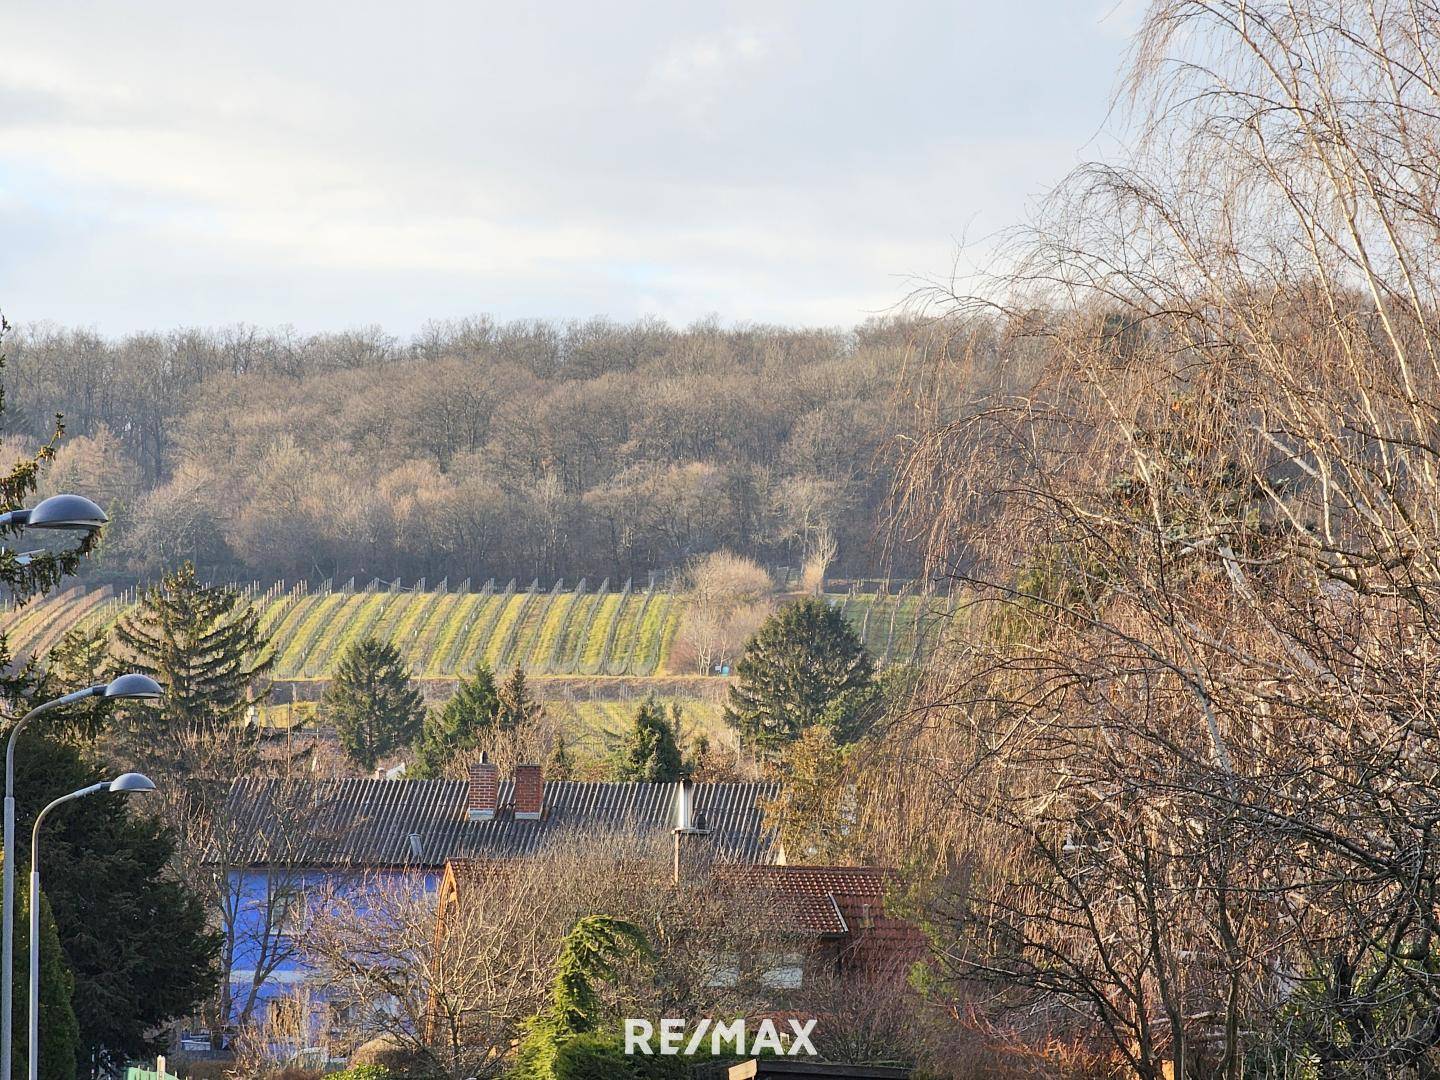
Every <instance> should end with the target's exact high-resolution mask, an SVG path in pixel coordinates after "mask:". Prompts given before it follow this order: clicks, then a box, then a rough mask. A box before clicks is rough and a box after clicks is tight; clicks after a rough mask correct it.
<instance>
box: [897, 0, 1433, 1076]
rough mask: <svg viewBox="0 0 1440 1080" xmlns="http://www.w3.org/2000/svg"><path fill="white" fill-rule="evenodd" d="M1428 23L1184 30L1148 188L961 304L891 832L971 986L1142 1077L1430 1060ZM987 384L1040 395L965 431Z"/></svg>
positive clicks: (1351, 12)
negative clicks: (928, 622)
mask: <svg viewBox="0 0 1440 1080" xmlns="http://www.w3.org/2000/svg"><path fill="white" fill-rule="evenodd" d="M1437 14H1440V11H1437V9H1436V8H1435V6H1434V5H1433V4H1431V3H1419V4H1413V3H1399V2H1387V0H1376V2H1374V3H1369V4H1355V5H1352V4H1340V3H1331V2H1323V0H1302V2H1299V3H1282V2H1273V3H1271V2H1260V3H1252V2H1242V0H1220V2H1207V3H1199V2H1192V0H1160V2H1157V3H1154V4H1152V5H1151V7H1150V9H1149V13H1148V15H1147V17H1146V20H1145V23H1144V28H1143V30H1142V32H1141V35H1140V38H1139V40H1138V44H1137V51H1136V65H1135V70H1134V77H1133V80H1132V83H1131V89H1132V91H1133V95H1134V97H1133V99H1134V101H1135V102H1136V103H1137V105H1139V106H1141V107H1142V109H1143V111H1137V112H1136V113H1135V114H1134V127H1133V129H1132V130H1133V133H1134V138H1133V141H1132V145H1133V150H1134V153H1133V157H1132V158H1130V159H1129V160H1128V161H1126V162H1124V163H1123V164H1120V165H1116V164H1107V165H1104V166H1099V165H1097V166H1090V167H1086V168H1083V169H1081V170H1080V171H1079V172H1078V173H1077V174H1076V175H1075V176H1074V177H1072V179H1071V181H1070V182H1069V183H1068V184H1067V185H1066V186H1065V187H1064V188H1063V189H1062V190H1061V191H1060V192H1059V193H1058V194H1057V196H1056V197H1055V199H1054V200H1053V202H1052V204H1051V205H1050V207H1049V208H1048V212H1047V214H1046V216H1045V217H1044V218H1043V220H1042V222H1041V224H1040V225H1039V226H1038V227H1037V228H1035V229H1034V230H1032V231H1029V232H1027V233H1025V234H1024V235H1022V236H1020V237H1019V238H1018V242H1019V244H1020V246H1019V247H1018V248H1017V250H1016V252H1015V255H1016V258H1017V261H1016V263H1015V265H1016V266H1017V267H1018V269H1017V271H1016V272H1015V274H1014V275H1013V276H1012V277H1010V278H1009V279H1008V280H1006V281H1005V282H1002V283H1000V289H999V291H996V292H992V293H990V294H988V295H987V296H985V297H983V298H980V297H966V298H962V297H953V296H952V297H950V298H949V303H950V305H951V308H950V310H951V318H952V319H953V321H954V323H955V324H958V325H960V326H962V327H963V329H961V330H956V329H948V330H946V331H945V333H946V335H947V337H946V340H945V343H944V346H943V347H942V348H940V349H938V350H937V353H936V354H935V359H936V363H935V364H934V376H933V382H932V383H931V384H930V387H931V390H932V392H933V401H934V403H936V408H937V412H936V423H935V426H934V429H933V431H932V433H931V434H930V435H929V436H928V437H926V438H925V439H923V440H922V441H921V442H920V444H919V445H918V447H917V450H916V452H915V453H914V454H913V455H912V457H911V459H910V461H909V462H908V465H907V468H906V471H905V474H904V476H903V479H902V485H901V489H900V508H901V511H902V515H903V520H905V521H906V522H907V523H908V531H910V532H912V533H919V534H921V535H923V536H925V537H927V539H928V544H929V548H930V552H931V559H932V564H933V566H934V567H935V569H936V570H937V572H940V573H944V574H948V575H949V576H950V577H951V578H952V579H953V580H954V581H955V583H956V586H957V596H958V597H959V599H960V601H961V604H960V614H958V615H957V616H956V617H955V618H954V619H953V620H952V625H951V626H950V627H949V628H948V633H947V635H946V639H945V648H943V649H942V650H941V652H940V654H939V656H938V657H937V660H936V662H935V663H934V664H932V666H931V670H930V672H929V679H928V683H927V685H926V687H925V692H924V697H925V700H926V702H927V703H928V705H929V708H928V709H926V710H923V711H922V712H921V713H920V714H918V715H917V716H916V717H914V718H913V719H912V720H911V722H910V724H909V730H907V731H906V732H905V735H906V737H905V738H897V739H893V740H891V742H890V754H889V763H890V766H891V768H890V770H889V774H888V775H889V781H888V786H887V787H885V788H884V790H883V795H882V797H881V798H878V799H876V800H874V801H873V802H872V804H871V806H872V812H873V822H872V824H873V826H874V828H875V830H876V831H877V833H878V834H879V835H881V836H883V837H884V838H885V840H886V842H887V843H888V844H889V845H890V846H892V847H897V846H898V847H903V848H904V849H905V850H908V851H909V852H910V856H911V857H912V858H913V859H914V860H915V861H916V862H917V865H924V866H928V868H929V869H930V870H931V871H933V873H934V875H935V879H936V880H935V884H934V885H933V886H932V887H931V888H930V889H929V890H928V891H927V890H924V889H919V890H917V893H923V894H924V895H917V898H916V902H917V903H919V904H920V905H921V906H922V907H924V908H925V909H926V910H927V911H928V912H929V913H930V915H931V916H932V918H933V919H934V920H935V922H934V925H936V926H937V928H940V929H939V933H938V935H937V937H938V940H937V945H938V947H939V949H938V953H937V957H936V968H937V973H938V974H939V976H940V978H941V981H942V982H944V981H946V980H949V981H950V982H951V985H953V986H955V987H957V988H958V987H960V986H962V985H971V986H973V985H981V986H986V987H989V988H990V993H991V996H990V1001H989V1004H990V1005H991V1007H993V1008H995V1009H997V1010H1003V1011H1004V1013H1005V1014H1006V1015H1007V1017H1010V1018H1011V1019H1012V1020H1015V1019H1016V1018H1020V1019H1022V1020H1023V1024H1022V1025H1021V1030H1022V1032H1024V1031H1028V1032H1030V1033H1031V1034H1032V1035H1033V1036H1034V1037H1044V1035H1045V1033H1047V1032H1054V1031H1057V1030H1060V1031H1064V1030H1066V1029H1070V1030H1078V1033H1079V1035H1080V1036H1081V1037H1082V1038H1090V1037H1093V1036H1096V1035H1099V1036H1103V1037H1106V1038H1108V1039H1109V1040H1110V1041H1111V1042H1112V1044H1113V1046H1114V1049H1115V1052H1116V1053H1118V1054H1120V1055H1121V1056H1122V1057H1123V1058H1124V1059H1125V1060H1126V1061H1127V1063H1128V1066H1129V1067H1130V1068H1131V1069H1133V1070H1134V1072H1135V1073H1136V1074H1138V1075H1139V1076H1142V1077H1145V1078H1151V1080H1155V1078H1159V1077H1161V1076H1162V1075H1164V1074H1165V1072H1166V1070H1167V1069H1168V1070H1173V1071H1175V1072H1176V1073H1177V1074H1178V1073H1180V1072H1183V1073H1184V1074H1185V1075H1189V1076H1224V1077H1239V1076H1240V1075H1241V1073H1242V1071H1243V1070H1244V1069H1245V1068H1247V1063H1246V1062H1247V1057H1248V1058H1249V1059H1250V1063H1251V1065H1252V1066H1253V1065H1254V1064H1255V1062H1256V1061H1257V1060H1258V1059H1259V1058H1261V1057H1263V1058H1265V1059H1266V1060H1267V1061H1269V1062H1271V1063H1272V1065H1273V1067H1275V1068H1281V1069H1289V1068H1300V1067H1301V1065H1302V1063H1304V1062H1310V1063H1313V1064H1314V1067H1315V1068H1316V1069H1317V1070H1318V1071H1317V1072H1316V1073H1315V1075H1319V1076H1327V1077H1328V1076H1336V1077H1338V1076H1345V1077H1351V1076H1357V1077H1358V1076H1364V1077H1372V1076H1374V1077H1380V1076H1385V1077H1410V1076H1416V1077H1418V1076H1425V1075H1432V1074H1433V1069H1434V1068H1435V1067H1436V1064H1437V1050H1436V1047H1437V1044H1440V1022H1437V1020H1440V977H1437V976H1436V974H1435V970H1436V964H1435V960H1434V957H1435V949H1436V944H1435V943H1436V935H1437V932H1440V915H1437V910H1440V909H1437V906H1436V903H1435V898H1436V896H1437V895H1440V848H1437V846H1436V844H1435V842H1434V836H1433V834H1434V829H1435V826H1436V823H1437V822H1440V799H1437V796H1436V789H1435V786H1434V777H1435V776H1436V775H1437V772H1440V753H1437V746H1440V743H1437V735H1440V730H1437V728H1436V724H1435V718H1434V717H1435V711H1434V710H1435V704H1434V694H1435V688H1436V687H1437V686H1440V636H1437V626H1440V622H1437V618H1436V616H1437V615H1440V609H1437V601H1440V561H1437V560H1440V410H1437V408H1436V405H1435V403H1436V402H1437V401H1440V332H1437V331H1440V323H1437V319H1440V303H1437V301H1440V291H1437V285H1440V277H1437V270H1440V263H1437V253H1440V198H1437V193H1440V174H1437V173H1436V171H1435V170H1434V168H1433V162H1434V161H1435V160H1437V159H1440V114H1437V113H1436V111H1435V109H1434V101H1435V99H1436V97H1437V94H1440V35H1437V33H1436V27H1437ZM986 352H993V353H996V354H998V355H1000V356H1002V357H1005V356H1013V357H1014V359H1015V363H1016V364H1017V367H1018V368H1019V369H1022V370H1028V371H1031V372H1033V375H1034V377H1033V380H1032V385H1031V388H1030V389H1029V391H1028V392H1027V393H1025V394H1023V395H1016V396H1007V397H997V398H995V399H993V400H991V401H988V402H986V403H984V404H983V407H981V408H977V409H974V410H971V411H969V412H968V413H967V414H966V415H965V416H963V417H962V418H960V419H958V420H952V419H949V418H947V417H945V416H943V415H942V414H941V413H940V412H939V411H938V410H939V403H942V402H944V401H945V400H947V398H948V396H949V395H948V393H947V387H949V386H951V385H952V383H951V381H950V380H951V379H953V378H954V376H955V373H956V372H961V371H963V370H965V368H966V367H967V365H970V364H971V363H973V362H974V358H975V356H976V355H977V354H984V353H986ZM957 992H958V990H957Z"/></svg>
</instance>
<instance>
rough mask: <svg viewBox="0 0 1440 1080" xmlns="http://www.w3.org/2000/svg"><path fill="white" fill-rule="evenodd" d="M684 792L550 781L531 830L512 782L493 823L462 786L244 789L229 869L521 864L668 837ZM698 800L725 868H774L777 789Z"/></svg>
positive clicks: (332, 783) (233, 797)
mask: <svg viewBox="0 0 1440 1080" xmlns="http://www.w3.org/2000/svg"><path fill="white" fill-rule="evenodd" d="M679 787H680V785H679V784H650V783H601V782H584V783H582V782H574V781H564V780H561V781H555V780H547V781H545V795H544V804H543V809H542V812H541V817H540V818H539V819H538V820H525V819H517V818H516V817H515V815H514V809H513V807H514V790H515V785H514V781H513V780H503V781H501V782H500V785H499V792H498V802H499V810H498V812H497V813H496V816H495V817H494V819H493V820H490V821H470V820H468V818H467V815H466V809H465V807H466V789H467V785H466V782H465V781H463V780H369V779H367V780H300V781H290V780H252V779H239V780H236V781H234V782H233V784H232V785H231V787H230V791H229V793H228V795H227V797H226V805H225V818H226V820H227V823H228V828H227V832H228V833H229V834H230V836H229V838H228V839H227V842H226V845H225V847H226V851H225V852H224V854H223V859H224V861H226V862H229V863H231V864H232V865H241V866H245V865H250V866H256V865H263V864H266V863H272V862H285V863H286V864H288V865H299V866H314V867H342V868H350V869H378V868H390V867H434V868H439V867H441V866H443V865H444V864H445V863H446V861H447V860H449V859H475V858H508V857H513V856H517V855H524V854H527V853H529V852H533V851H536V850H538V849H539V848H541V847H543V846H545V845H546V844H547V843H549V842H550V841H552V840H554V839H556V838H558V837H559V836H561V835H566V834H570V833H573V831H574V830H577V829H585V830H591V831H600V830H605V831H611V832H624V831H630V832H635V833H637V834H641V835H645V834H652V835H653V834H660V835H668V834H669V832H670V830H671V828H672V827H673V825H674V822H675V813H676V807H675V801H676V793H677V791H678V790H679ZM692 791H693V799H694V810H695V815H696V818H697V819H698V820H703V823H704V825H705V827H706V828H707V829H708V830H709V834H710V841H711V845H710V846H711V850H712V851H713V852H714V855H715V857H716V858H719V859H723V860H724V861H726V862H741V863H764V862H769V861H771V860H772V859H773V858H774V854H775V852H776V851H777V850H778V843H777V841H776V839H775V836H774V833H773V831H771V830H769V829H767V828H766V827H765V825H764V821H763V813H762V810H761V806H762V804H763V803H764V802H765V801H766V800H768V799H773V798H774V797H775V796H776V794H777V793H778V791H779V785H778V784H777V783H775V782H762V783H742V784H703V783H702V784H694V785H693V786H692ZM221 857H222V856H219V855H217V858H221Z"/></svg>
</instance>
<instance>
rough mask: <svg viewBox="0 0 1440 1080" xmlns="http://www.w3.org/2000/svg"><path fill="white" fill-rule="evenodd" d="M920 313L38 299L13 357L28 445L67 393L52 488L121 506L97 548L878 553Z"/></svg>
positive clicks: (379, 567)
mask: <svg viewBox="0 0 1440 1080" xmlns="http://www.w3.org/2000/svg"><path fill="white" fill-rule="evenodd" d="M919 326H920V324H919V323H916V322H913V321H908V320H903V319H891V320H886V321H876V322H873V323H869V324H866V325H864V326H861V327H858V328H856V329H854V330H852V331H849V332H843V333H842V332H839V331H823V330H791V329H786V328H780V327H753V328H743V327H742V328H735V329H725V328H721V327H719V326H718V325H705V324H701V325H696V326H692V327H689V328H688V329H684V330H676V329H671V328H669V327H667V326H665V325H664V324H661V323H658V322H640V323H635V324H630V325H621V324H614V323H609V322H605V321H592V322H586V323H576V324H568V325H555V324H550V323H540V322H534V323H519V324H496V323H493V322H491V321H489V320H486V319H483V318H482V319H473V320H465V321H461V322H457V323H447V324H443V325H438V324H437V325H434V326H432V327H430V328H428V329H427V330H426V331H425V332H423V333H421V334H420V335H417V336H416V338H415V339H414V340H411V341H408V342H401V341H399V340H396V339H394V338H391V337H389V336H387V335H386V334H385V333H383V332H382V331H380V330H378V329H369V330H363V331H357V332H353V333H345V334H332V335H319V336H313V337H304V338H302V337H299V336H297V335H295V334H293V333H283V332H266V331H260V330H255V329H250V328H244V327H237V328H231V329H227V330H217V331H200V330H194V331H179V332H174V333H169V334H156V335H141V336H135V337H130V338H125V339H122V340H117V341H108V340H105V339H102V338H100V337H97V336H96V335H94V334H91V333H87V332H84V331H76V330H63V329H58V328H49V327H29V328H26V327H23V326H22V327H21V328H20V329H19V331H18V332H17V333H15V334H14V335H13V336H12V337H11V338H10V339H9V340H8V342H7V353H8V356H9V363H8V365H7V370H6V385H7V393H8V406H9V410H10V416H11V418H12V434H13V435H18V436H21V437H27V436H28V444H29V445H28V446H27V447H26V448H29V446H33V445H34V443H36V442H38V441H39V440H40V439H41V438H43V437H45V436H48V434H49V430H50V426H51V425H52V424H53V419H54V415H55V414H56V413H57V412H58V413H63V414H64V417H65V423H66V425H67V438H66V439H65V441H64V442H63V444H62V446H61V449H60V451H59V457H58V459H57V461H56V462H55V465H54V467H53V468H51V469H50V470H49V472H48V474H47V478H46V484H47V489H48V490H68V489H75V490H85V491H89V492H91V493H92V494H96V495H97V497H98V498H99V499H100V500H101V501H102V502H103V503H104V504H105V505H106V506H107V507H108V508H109V509H111V510H112V517H113V518H114V524H113V525H112V526H111V528H110V530H109V532H108V534H107V546H106V551H105V552H104V554H103V557H102V559H101V560H99V563H98V565H97V566H95V567H93V568H92V570H91V572H92V573H95V572H98V573H110V574H113V575H116V576H118V577H124V576H127V575H133V576H139V577H150V576H153V575H154V574H155V573H156V572H158V571H159V570H161V569H162V568H164V567H172V566H175V565H177V564H178V563H179V562H180V561H182V560H185V559H189V560H192V561H193V562H194V563H195V564H196V566H197V567H198V568H199V569H200V570H201V571H202V573H204V574H205V575H207V576H210V577H213V578H215V579H217V580H220V579H226V578H230V579H237V580H244V579H254V578H259V579H263V580H267V581H268V580H276V579H279V578H288V579H295V578H298V577H308V578H310V579H311V580H316V581H318V580H323V579H325V578H331V577H333V578H336V579H343V578H348V577H351V576H357V577H360V578H361V579H365V578H368V577H375V576H378V577H382V578H396V577H404V578H406V579H407V580H412V581H413V580H414V579H416V578H419V577H427V576H428V577H429V578H430V580H432V581H434V580H438V579H439V578H441V577H444V576H446V575H449V576H450V577H451V578H452V579H453V580H459V579H460V578H462V577H466V576H470V577H473V578H474V579H475V580H477V581H481V580H484V579H485V578H487V577H491V576H493V577H496V578H498V579H501V580H503V579H505V578H507V577H512V576H518V577H521V578H524V579H526V580H528V579H530V578H533V577H539V578H541V579H544V580H550V579H554V578H559V577H567V578H571V579H576V578H579V577H582V576H585V575H587V574H589V575H590V576H591V577H595V578H599V577H604V576H606V575H608V576H610V577H611V578H613V579H615V580H621V579H623V578H625V577H629V576H632V575H634V576H637V577H638V576H640V575H644V574H646V573H648V572H650V571H662V572H663V571H666V570H669V569H672V568H675V567H678V566H680V565H682V564H685V563H687V562H689V561H690V560H692V559H693V558H694V557H696V556H699V555H703V554H706V553H708V552H711V551H715V550H718V549H721V548H728V549H731V550H734V551H737V552H741V553H745V554H748V555H751V556H753V557H755V558H757V559H759V560H761V561H762V562H764V563H767V564H770V565H778V564H785V565H792V566H798V565H799V564H800V563H801V562H802V561H803V560H804V558H805V557H806V555H807V554H809V553H810V552H811V551H812V550H813V549H815V548H816V547H817V545H818V546H820V547H824V546H825V544H827V543H828V542H831V541H833V542H835V543H837V544H838V558H837V559H836V560H835V561H834V562H833V564H832V567H833V570H834V571H835V572H838V573H840V574H848V575H852V576H857V577H863V576H878V575H879V574H881V573H882V572H884V570H885V569H893V568H894V565H893V564H887V563H886V562H885V559H884V549H885V545H884V543H883V540H884V531H883V520H882V514H881V511H882V508H883V506H884V504H885V501H886V496H887V493H888V487H889V481H888V476H889V474H890V471H891V469H890V465H891V464H892V463H893V462H894V461H895V460H896V448H897V446H898V443H897V436H899V435H901V434H903V433H905V432H906V431H907V430H908V429H909V420H908V414H907V412H906V411H905V410H902V409H900V408H899V407H898V406H897V402H898V401H899V400H900V396H898V395H897V390H898V389H899V388H900V386H901V385H902V382H903V379H904V377H905V371H906V364H907V360H908V359H909V357H910V355H911V350H912V342H913V341H914V339H915V336H916V330H917V328H918V327H919ZM899 569H900V572H904V571H906V570H913V564H911V563H905V562H904V560H903V559H902V560H901V565H900V567H899Z"/></svg>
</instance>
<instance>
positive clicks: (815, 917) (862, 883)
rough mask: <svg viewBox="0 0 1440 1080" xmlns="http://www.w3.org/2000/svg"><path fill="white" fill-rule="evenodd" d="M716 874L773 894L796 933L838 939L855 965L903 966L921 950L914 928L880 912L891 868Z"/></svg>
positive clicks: (748, 869)
mask: <svg viewBox="0 0 1440 1080" xmlns="http://www.w3.org/2000/svg"><path fill="white" fill-rule="evenodd" d="M716 871H717V873H720V874H722V875H723V876H724V877H725V879H726V880H727V881H728V882H730V883H732V884H740V885H746V886H749V887H751V888H754V889H755V890H757V891H760V892H768V893H770V894H772V895H773V896H774V897H775V901H776V906H777V909H779V908H783V909H784V911H785V914H786V915H787V916H788V917H789V920H790V921H792V922H793V925H794V926H795V927H796V928H797V929H799V930H802V931H806V932H809V933H813V934H815V935H817V936H820V937H830V938H837V939H839V940H840V941H841V943H842V947H843V949H844V951H845V952H846V953H847V954H849V955H850V956H851V958H853V959H854V960H856V961H857V962H859V963H862V964H894V965H899V964H908V963H910V962H912V961H914V960H916V959H918V958H919V957H920V956H921V954H922V953H923V952H924V950H925V944H926V943H925V936H924V934H923V933H922V932H921V930H920V928H919V927H917V926H915V925H914V924H913V923H910V922H906V921H905V920H903V919H897V918H894V917H893V916H891V915H887V914H886V912H885V893H886V891H887V889H888V888H889V887H890V886H891V885H893V883H894V882H895V881H896V879H897V875H896V872H895V871H893V870H887V869H883V868H880V867H873V866H754V865H751V866H723V867H717V868H716ZM778 913H779V912H778V910H777V914H778Z"/></svg>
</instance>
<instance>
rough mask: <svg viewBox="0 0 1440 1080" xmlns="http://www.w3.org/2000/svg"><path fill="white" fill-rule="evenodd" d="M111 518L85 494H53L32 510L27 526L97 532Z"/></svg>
mask: <svg viewBox="0 0 1440 1080" xmlns="http://www.w3.org/2000/svg"><path fill="white" fill-rule="evenodd" d="M109 520H110V519H109V518H108V517H106V516H105V511H104V510H101V509H100V507H99V506H97V505H96V504H95V503H93V502H91V501H90V500H89V499H87V498H85V496H84V495H51V496H50V497H49V498H48V499H42V500H41V501H40V503H39V505H37V506H36V507H35V508H34V509H33V510H31V511H30V513H29V515H28V517H27V519H26V521H25V526H26V528H30V529H74V530H78V531H80V532H95V531H96V530H97V529H99V528H100V526H102V525H104V524H105V523H106V522H107V521H109Z"/></svg>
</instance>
